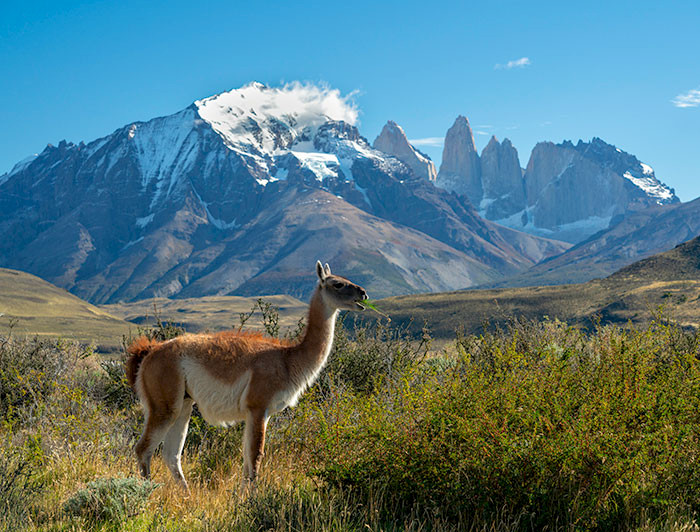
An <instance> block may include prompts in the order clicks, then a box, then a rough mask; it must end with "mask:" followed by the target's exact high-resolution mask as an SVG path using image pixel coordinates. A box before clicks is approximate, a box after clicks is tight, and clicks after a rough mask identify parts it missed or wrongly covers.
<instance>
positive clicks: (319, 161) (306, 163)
mask: <svg viewBox="0 0 700 532" xmlns="http://www.w3.org/2000/svg"><path fill="white" fill-rule="evenodd" d="M291 153H292V155H294V157H296V158H297V159H298V160H299V162H300V163H301V166H302V168H306V169H307V170H311V172H313V174H314V175H315V176H316V180H317V181H323V180H324V179H326V178H327V177H335V176H336V175H338V168H339V167H340V162H339V161H338V158H337V157H336V156H335V155H333V154H332V153H318V152H317V153H312V152H298V151H292V152H291Z"/></svg>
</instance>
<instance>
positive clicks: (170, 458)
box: [163, 398, 194, 491]
mask: <svg viewBox="0 0 700 532" xmlns="http://www.w3.org/2000/svg"><path fill="white" fill-rule="evenodd" d="M193 404H194V401H193V400H192V399H189V398H188V399H185V400H184V401H183V403H182V410H181V411H180V415H179V416H178V417H177V419H175V422H174V423H173V424H172V425H171V426H170V430H169V431H168V433H167V434H166V435H165V440H163V459H164V460H165V463H166V465H167V466H168V469H170V472H171V473H172V475H173V478H175V480H176V481H177V482H178V483H179V484H180V485H181V486H182V487H183V488H185V490H187V491H189V488H188V487H187V481H186V480H185V475H184V474H183V473H182V462H181V459H182V449H183V447H184V446H185V438H186V437H187V427H188V426H189V424H190V416H191V415H192V405H193Z"/></svg>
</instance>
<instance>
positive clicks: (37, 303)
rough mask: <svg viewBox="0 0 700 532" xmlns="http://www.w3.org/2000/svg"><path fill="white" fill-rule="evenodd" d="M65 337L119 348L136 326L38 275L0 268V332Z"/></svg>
mask: <svg viewBox="0 0 700 532" xmlns="http://www.w3.org/2000/svg"><path fill="white" fill-rule="evenodd" d="M10 326H12V330H13V333H14V334H28V335H38V336H41V337H46V338H49V337H53V338H56V337H62V338H65V339H68V340H77V341H80V342H83V343H95V344H97V345H98V346H101V347H103V348H105V349H107V350H113V349H117V348H118V347H119V345H120V344H121V339H122V335H125V334H128V332H129V330H130V329H135V327H134V326H133V325H131V324H129V323H127V322H126V321H124V320H122V319H120V318H117V317H116V316H114V315H112V314H110V313H109V312H107V311H105V310H103V309H101V308H99V307H96V306H95V305H91V304H90V303H88V302H86V301H83V300H82V299H80V298H78V297H76V296H74V295H73V294H71V293H69V292H67V291H66V290H63V289H61V288H58V287H57V286H54V285H52V284H51V283H48V282H46V281H44V280H42V279H40V278H39V277H36V276H34V275H31V274H29V273H25V272H20V271H17V270H9V269H6V268H0V334H7V333H8V332H9V330H10Z"/></svg>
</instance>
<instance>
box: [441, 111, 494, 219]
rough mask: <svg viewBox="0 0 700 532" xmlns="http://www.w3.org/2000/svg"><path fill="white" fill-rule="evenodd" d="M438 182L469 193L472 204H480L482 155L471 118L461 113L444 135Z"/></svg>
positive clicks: (462, 192) (449, 187)
mask: <svg viewBox="0 0 700 532" xmlns="http://www.w3.org/2000/svg"><path fill="white" fill-rule="evenodd" d="M437 185H438V186H440V187H442V188H444V189H446V190H449V191H453V192H456V193H458V194H462V195H464V196H466V197H467V198H469V201H471V202H472V205H479V203H480V202H481V199H482V197H483V186H482V183H481V163H480V161H479V154H478V153H477V152H476V147H475V145H474V134H473V133H472V128H471V127H470V126H469V120H467V118H466V117H464V116H461V115H460V116H458V117H457V119H456V120H455V123H454V124H453V125H452V127H451V128H450V129H448V130H447V135H445V145H444V147H443V150H442V163H441V164H440V173H439V174H438V177H437Z"/></svg>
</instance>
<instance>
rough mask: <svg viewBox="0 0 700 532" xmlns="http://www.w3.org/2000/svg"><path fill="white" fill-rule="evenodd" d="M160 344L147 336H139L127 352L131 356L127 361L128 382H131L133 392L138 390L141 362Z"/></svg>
mask: <svg viewBox="0 0 700 532" xmlns="http://www.w3.org/2000/svg"><path fill="white" fill-rule="evenodd" d="M158 344H159V342H157V341H155V340H151V339H150V338H148V337H146V336H139V337H138V338H136V339H135V340H134V341H133V342H131V344H129V347H127V349H126V352H127V353H129V354H130V355H131V356H130V357H129V358H128V359H127V360H126V380H127V381H128V382H129V386H131V389H132V390H135V389H136V388H134V386H135V385H136V376H137V375H138V373H139V367H140V366H141V361H142V360H143V359H144V357H145V356H146V355H148V353H150V352H151V349H153V348H154V347H155V346H157V345H158Z"/></svg>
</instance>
